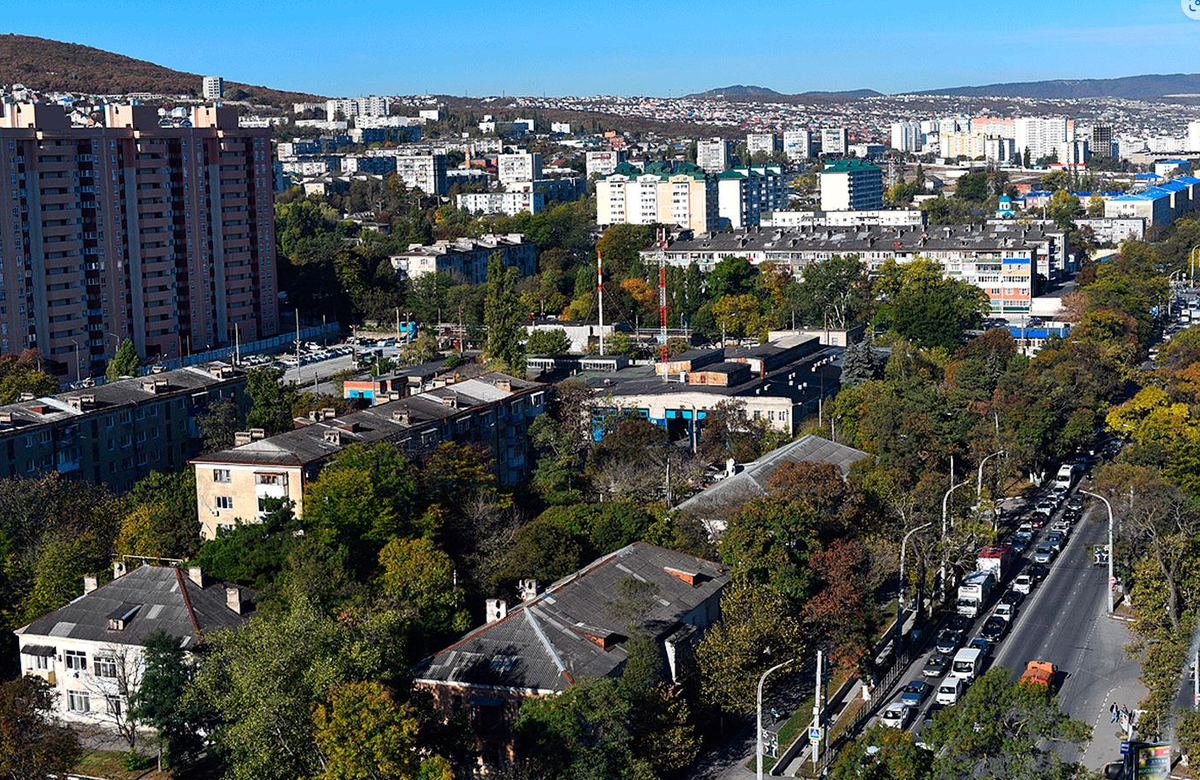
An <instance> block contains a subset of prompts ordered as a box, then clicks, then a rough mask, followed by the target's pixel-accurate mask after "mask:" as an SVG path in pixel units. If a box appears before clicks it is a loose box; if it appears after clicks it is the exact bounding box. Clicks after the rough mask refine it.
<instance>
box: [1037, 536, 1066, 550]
mask: <svg viewBox="0 0 1200 780" xmlns="http://www.w3.org/2000/svg"><path fill="white" fill-rule="evenodd" d="M1066 543H1067V537H1065V536H1063V535H1062V534H1060V533H1059V532H1058V531H1051V532H1050V533H1048V534H1046V538H1045V539H1044V540H1043V541H1042V546H1046V545H1049V546H1050V547H1053V548H1054V552H1062V548H1063V545H1064V544H1066Z"/></svg>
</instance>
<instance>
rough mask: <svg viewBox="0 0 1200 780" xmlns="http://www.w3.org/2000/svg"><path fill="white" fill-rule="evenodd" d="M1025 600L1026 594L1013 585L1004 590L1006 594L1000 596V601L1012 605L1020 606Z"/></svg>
mask: <svg viewBox="0 0 1200 780" xmlns="http://www.w3.org/2000/svg"><path fill="white" fill-rule="evenodd" d="M1024 600H1025V594H1024V593H1022V592H1021V591H1019V590H1017V589H1015V588H1012V587H1010V588H1009V589H1008V590H1006V591H1004V595H1003V596H1001V597H1000V603H1001V604H1008V605H1009V606H1010V607H1019V606H1020V605H1021V602H1022V601H1024Z"/></svg>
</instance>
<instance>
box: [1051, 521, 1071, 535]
mask: <svg viewBox="0 0 1200 780" xmlns="http://www.w3.org/2000/svg"><path fill="white" fill-rule="evenodd" d="M1050 530H1051V531H1053V532H1054V533H1058V534H1062V535H1063V536H1069V535H1070V534H1071V524H1070V523H1068V522H1067V521H1066V520H1055V521H1054V522H1053V523H1051V524H1050Z"/></svg>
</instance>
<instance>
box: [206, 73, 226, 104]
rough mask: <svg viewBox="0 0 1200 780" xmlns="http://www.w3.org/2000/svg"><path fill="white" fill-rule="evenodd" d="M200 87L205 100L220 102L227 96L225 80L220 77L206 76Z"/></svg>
mask: <svg viewBox="0 0 1200 780" xmlns="http://www.w3.org/2000/svg"><path fill="white" fill-rule="evenodd" d="M200 86H201V94H203V95H204V99H205V100H220V99H221V98H223V97H224V96H225V80H224V79H223V78H221V77H220V76H205V77H204V80H203V81H202V82H201V85H200Z"/></svg>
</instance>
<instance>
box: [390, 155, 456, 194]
mask: <svg viewBox="0 0 1200 780" xmlns="http://www.w3.org/2000/svg"><path fill="white" fill-rule="evenodd" d="M446 170H447V164H446V155H444V154H405V155H397V156H396V175H397V176H399V177H400V180H401V181H402V182H404V186H405V187H408V188H409V189H417V190H420V191H421V192H424V193H425V194H426V195H445V194H446V193H447V192H449V191H450V185H449V182H448V181H447V178H446Z"/></svg>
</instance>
